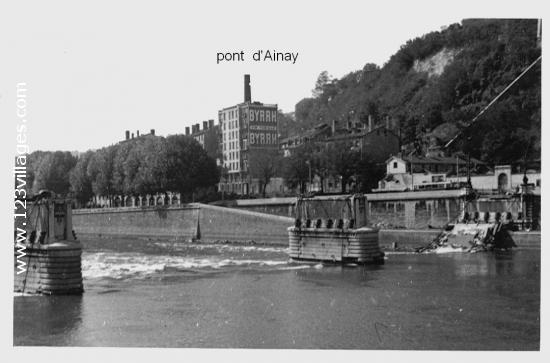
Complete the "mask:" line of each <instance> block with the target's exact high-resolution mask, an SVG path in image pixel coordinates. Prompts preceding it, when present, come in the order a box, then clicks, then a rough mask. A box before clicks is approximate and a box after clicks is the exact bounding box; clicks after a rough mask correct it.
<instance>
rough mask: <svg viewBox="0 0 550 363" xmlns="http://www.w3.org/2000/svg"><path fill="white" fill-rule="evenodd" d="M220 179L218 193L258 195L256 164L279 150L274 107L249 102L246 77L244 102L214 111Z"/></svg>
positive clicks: (245, 77) (247, 76)
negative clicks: (218, 147) (216, 124)
mask: <svg viewBox="0 0 550 363" xmlns="http://www.w3.org/2000/svg"><path fill="white" fill-rule="evenodd" d="M218 120H219V127H220V130H219V132H220V134H221V138H220V151H221V154H222V162H221V163H222V167H223V171H222V175H221V179H220V183H219V190H220V191H222V192H227V193H236V194H242V195H247V194H257V193H259V192H260V190H259V185H258V180H257V178H256V175H257V174H258V170H254V169H255V168H257V167H258V165H259V163H258V162H251V161H253V160H259V159H260V158H265V157H266V155H271V154H272V153H273V154H276V153H277V151H278V147H279V140H278V126H277V125H278V123H277V105H276V104H264V103H261V102H252V98H251V89H250V75H248V74H245V76H244V102H243V103H240V104H237V105H235V106H231V107H226V108H224V109H222V110H220V111H218Z"/></svg>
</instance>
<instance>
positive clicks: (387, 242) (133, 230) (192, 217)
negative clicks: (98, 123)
mask: <svg viewBox="0 0 550 363" xmlns="http://www.w3.org/2000/svg"><path fill="white" fill-rule="evenodd" d="M293 224H294V219H293V218H289V217H282V216H275V215H269V214H265V213H257V212H251V211H246V210H240V209H236V208H226V207H218V206H211V205H205V204H198V203H195V204H189V205H185V206H178V207H165V208H153V207H144V208H139V207H129V208H113V209H80V210H74V211H73V226H74V227H73V228H74V230H75V231H76V233H77V235H84V236H89V237H97V236H109V237H130V238H131V237H154V238H178V239H179V238H181V239H182V240H190V239H194V238H198V237H200V239H201V240H203V241H239V242H248V241H255V242H257V243H269V244H276V245H281V246H287V245H288V232H287V228H288V227H290V226H291V225H293ZM440 232H441V231H440V230H438V229H426V230H410V229H381V230H380V233H379V243H380V246H381V247H383V248H385V249H392V248H393V247H397V248H398V249H403V250H412V249H414V248H416V247H420V246H425V245H427V244H428V243H429V242H430V241H432V240H433V239H434V238H435V237H436V236H437V235H438V234H439V233H440ZM511 236H512V238H513V240H514V242H515V243H516V245H517V246H518V247H519V248H540V239H541V235H540V233H537V232H512V233H511Z"/></svg>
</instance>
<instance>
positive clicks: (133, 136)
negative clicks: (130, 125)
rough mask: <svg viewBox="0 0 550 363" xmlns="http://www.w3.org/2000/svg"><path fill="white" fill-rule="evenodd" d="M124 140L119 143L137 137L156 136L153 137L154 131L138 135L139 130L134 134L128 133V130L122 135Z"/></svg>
mask: <svg viewBox="0 0 550 363" xmlns="http://www.w3.org/2000/svg"><path fill="white" fill-rule="evenodd" d="M124 136H125V137H124V140H122V141H121V142H128V141H131V140H134V139H137V138H139V137H148V136H156V135H155V129H151V131H150V132H149V133H148V134H141V135H140V133H139V130H136V133H135V134H134V133H133V132H130V130H126V131H125V133H124Z"/></svg>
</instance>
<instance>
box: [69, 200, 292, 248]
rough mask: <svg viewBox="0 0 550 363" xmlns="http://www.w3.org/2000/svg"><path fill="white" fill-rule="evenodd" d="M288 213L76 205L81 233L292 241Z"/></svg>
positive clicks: (203, 206)
mask: <svg viewBox="0 0 550 363" xmlns="http://www.w3.org/2000/svg"><path fill="white" fill-rule="evenodd" d="M293 223H294V220H293V219H292V218H288V217H281V216H274V215H270V214H264V213H257V212H250V211H244V210H238V209H232V208H224V207H217V206H211V205H206V204H200V203H193V204H188V205H184V206H177V207H176V206H169V207H122V208H101V209H76V210H74V211H73V226H74V230H75V232H76V233H77V235H86V236H98V237H102V236H110V237H117V236H118V237H156V238H175V239H180V238H181V239H182V240H191V239H201V240H205V241H226V240H227V241H232V242H233V241H235V242H249V241H254V242H257V243H273V244H281V245H286V244H288V234H287V232H286V228H287V227H290V226H291V225H293Z"/></svg>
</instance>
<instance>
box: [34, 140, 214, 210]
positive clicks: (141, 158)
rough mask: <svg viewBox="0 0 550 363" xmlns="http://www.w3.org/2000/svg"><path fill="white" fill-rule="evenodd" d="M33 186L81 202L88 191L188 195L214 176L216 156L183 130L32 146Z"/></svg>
mask: <svg viewBox="0 0 550 363" xmlns="http://www.w3.org/2000/svg"><path fill="white" fill-rule="evenodd" d="M28 160H29V165H28V175H29V177H28V181H29V185H30V188H31V190H32V191H33V192H35V193H36V192H38V191H39V190H41V189H49V190H52V191H54V192H55V193H57V194H60V195H70V196H72V197H74V198H76V199H77V200H78V201H79V202H80V203H82V204H85V203H87V202H89V201H90V199H91V198H92V196H93V195H94V194H95V195H104V196H113V195H118V194H124V195H138V194H141V195H144V194H154V193H163V192H166V191H172V192H179V193H181V194H182V195H183V196H188V195H190V194H192V193H194V192H196V191H198V190H204V189H206V188H211V187H212V186H214V185H215V184H216V183H217V182H218V180H219V170H218V167H217V166H216V162H215V161H214V160H213V159H212V158H210V157H209V156H208V155H207V154H206V152H205V151H204V149H203V148H202V147H201V146H200V144H199V143H198V142H196V141H195V140H194V139H193V138H191V137H187V136H184V135H171V136H168V137H166V138H164V137H155V136H149V137H141V138H138V139H133V140H131V141H126V142H122V143H118V144H115V145H111V146H108V147H104V148H102V149H99V150H94V151H92V150H90V151H87V152H85V153H83V154H80V155H79V156H78V157H75V156H73V155H72V154H71V153H70V152H62V151H56V152H43V151H36V152H34V153H32V154H30V155H29V157H28Z"/></svg>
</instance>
